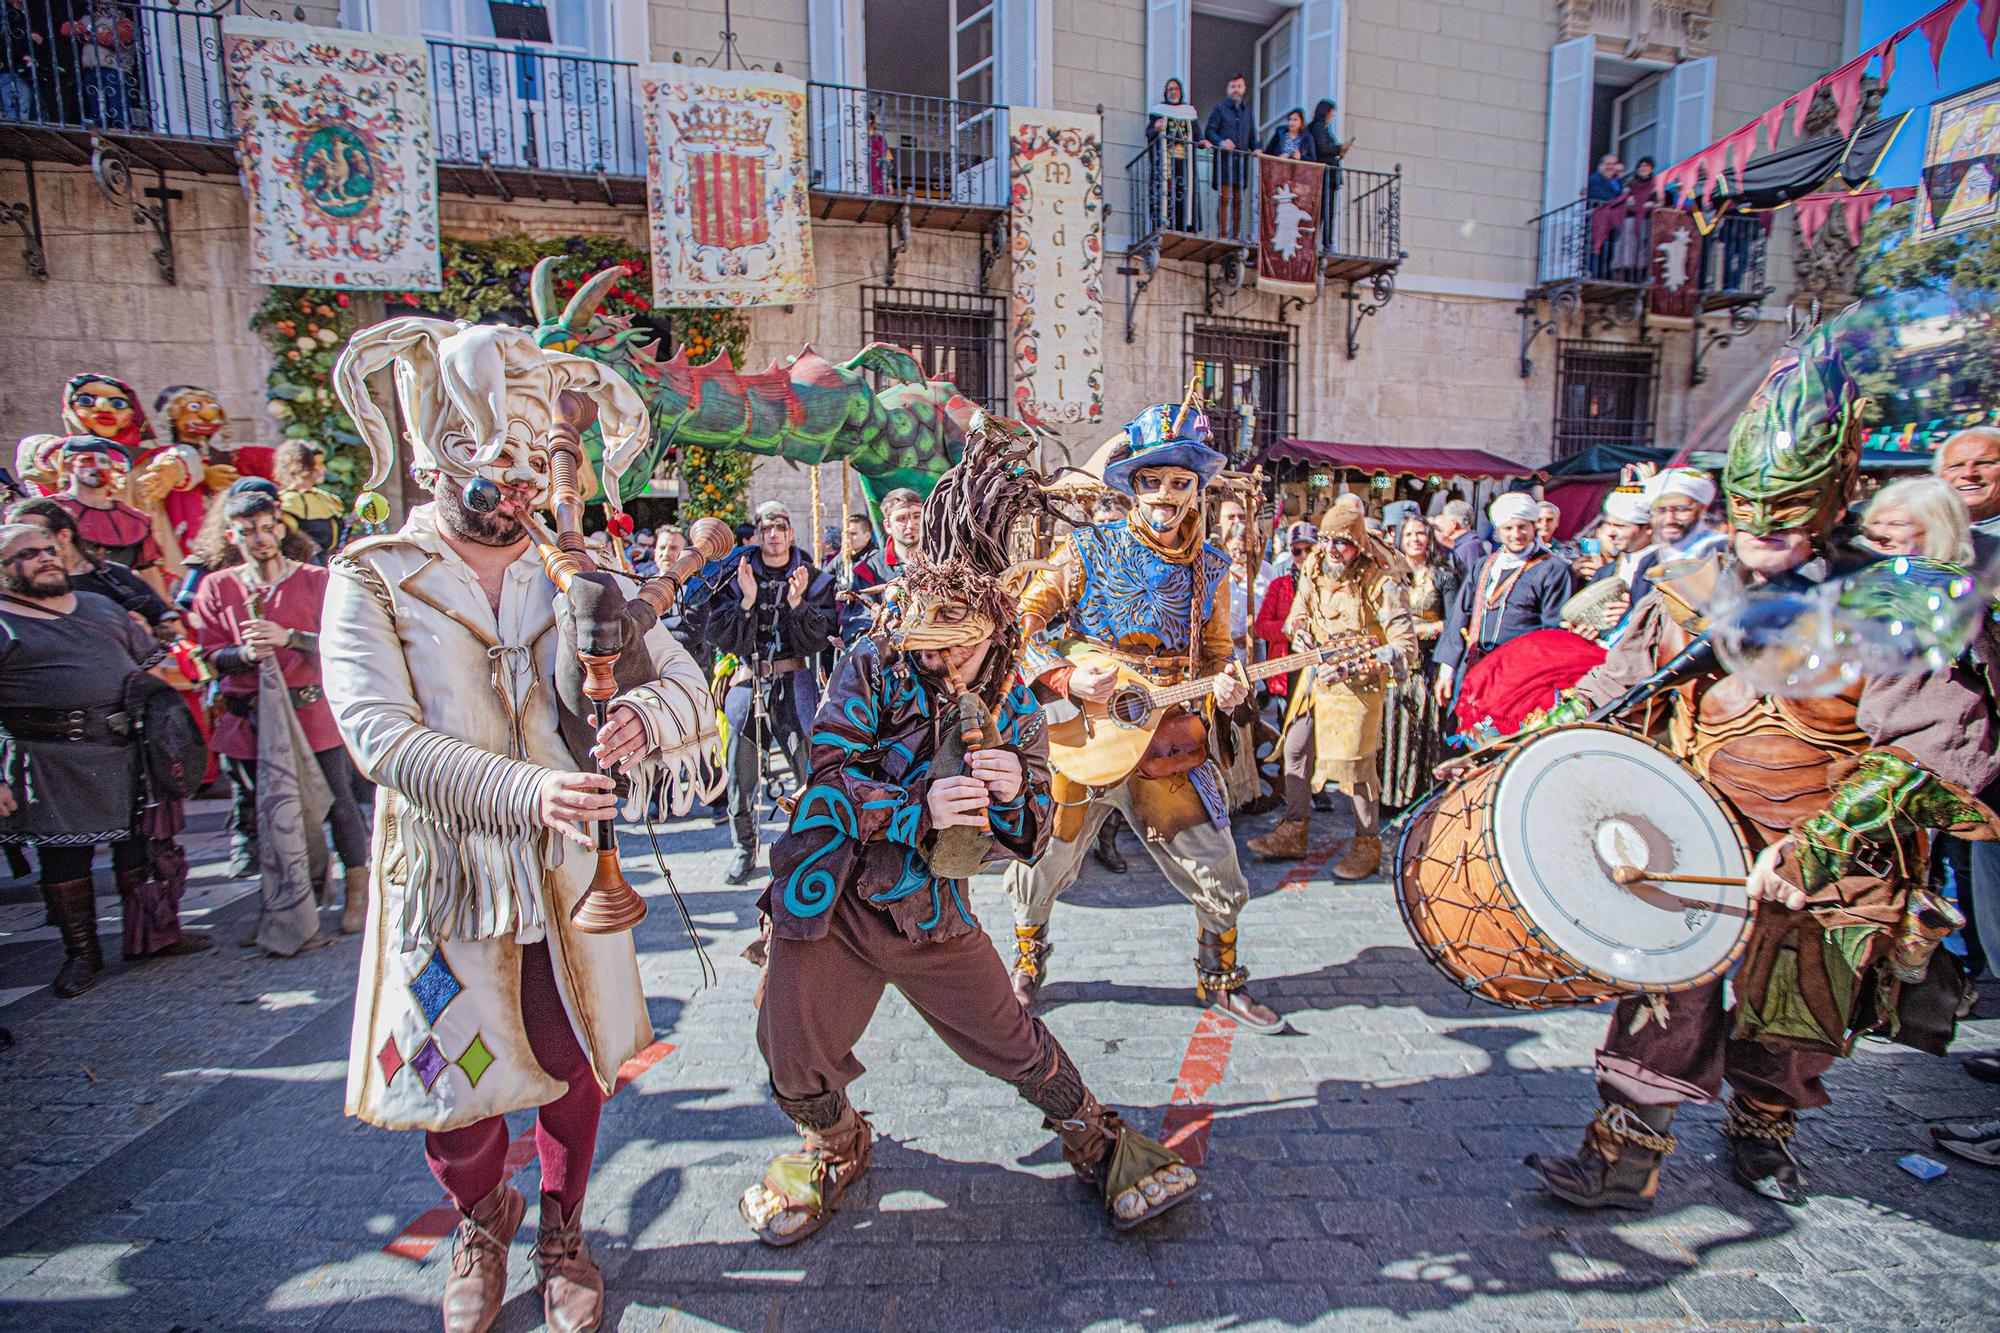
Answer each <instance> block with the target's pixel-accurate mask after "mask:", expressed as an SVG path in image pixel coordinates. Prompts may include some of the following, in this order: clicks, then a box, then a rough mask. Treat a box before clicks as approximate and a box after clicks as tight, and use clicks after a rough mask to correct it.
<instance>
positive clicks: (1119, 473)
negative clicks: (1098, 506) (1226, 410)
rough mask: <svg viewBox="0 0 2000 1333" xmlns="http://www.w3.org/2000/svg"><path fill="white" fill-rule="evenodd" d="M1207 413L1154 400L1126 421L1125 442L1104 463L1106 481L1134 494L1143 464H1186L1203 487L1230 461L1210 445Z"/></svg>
mask: <svg viewBox="0 0 2000 1333" xmlns="http://www.w3.org/2000/svg"><path fill="white" fill-rule="evenodd" d="M1209 438H1210V437H1209V431H1208V414H1207V413H1206V412H1203V411H1201V410H1200V409H1198V408H1196V407H1193V406H1192V405H1190V404H1178V405H1177V404H1174V403H1155V404H1153V405H1152V406H1151V407H1149V408H1147V409H1146V410H1145V411H1143V412H1141V413H1140V414H1139V415H1138V416H1136V417H1133V418H1132V419H1131V420H1130V421H1128V422H1126V423H1125V445H1124V449H1123V451H1122V452H1118V453H1114V455H1113V457H1112V459H1111V461H1110V462H1108V463H1106V464H1105V465H1104V484H1105V485H1106V486H1109V487H1111V488H1112V489H1113V490H1116V491H1123V492H1124V493H1125V494H1127V495H1131V494H1132V493H1133V491H1132V474H1133V473H1134V472H1137V471H1138V470H1139V469H1140V468H1142V467H1184V468H1186V469H1187V470H1188V471H1190V472H1192V473H1194V474H1195V476H1197V477H1199V478H1200V479H1201V484H1202V485H1203V486H1206V485H1208V483H1210V482H1211V481H1214V480H1215V476H1216V474H1217V473H1218V472H1220V471H1222V469H1223V466H1224V464H1226V463H1227V462H1228V461H1229V460H1228V459H1227V458H1225V457H1224V456H1223V455H1222V454H1221V453H1220V452H1218V451H1217V450H1216V449H1215V448H1214V447H1213V446H1211V445H1210V444H1209Z"/></svg>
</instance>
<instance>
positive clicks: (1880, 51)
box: [1875, 32, 1904, 88]
mask: <svg viewBox="0 0 2000 1333" xmlns="http://www.w3.org/2000/svg"><path fill="white" fill-rule="evenodd" d="M1903 37H1904V34H1903V33H1900V32H1899V33H1897V34H1896V35H1895V36H1894V37H1891V38H1890V39H1889V40H1888V41H1886V42H1884V43H1882V44H1881V45H1880V46H1878V47H1876V48H1875V54H1876V55H1878V56H1880V57H1882V86H1883V87H1884V88H1886V87H1888V86H1889V80H1890V79H1893V78H1894V77H1896V43H1897V42H1900V41H1902V40H1903Z"/></svg>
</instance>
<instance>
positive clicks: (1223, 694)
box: [1215, 671, 1250, 709]
mask: <svg viewBox="0 0 2000 1333" xmlns="http://www.w3.org/2000/svg"><path fill="white" fill-rule="evenodd" d="M1249 697H1250V687H1249V686H1248V685H1245V684H1244V683H1243V680H1242V678H1241V677H1240V676H1237V675H1236V674H1235V673H1234V672H1229V671H1225V672H1223V673H1222V674H1221V675H1219V676H1217V677H1216V678H1215V706H1216V707H1217V708H1222V709H1229V708H1234V707H1236V705H1238V704H1240V703H1242V702H1243V701H1244V700H1245V699H1248V698H1249Z"/></svg>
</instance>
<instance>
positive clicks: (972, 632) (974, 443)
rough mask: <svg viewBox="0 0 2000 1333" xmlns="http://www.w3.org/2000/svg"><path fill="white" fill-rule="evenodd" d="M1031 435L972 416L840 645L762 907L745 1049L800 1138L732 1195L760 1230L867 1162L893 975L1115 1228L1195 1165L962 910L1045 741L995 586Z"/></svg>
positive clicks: (1023, 845)
mask: <svg viewBox="0 0 2000 1333" xmlns="http://www.w3.org/2000/svg"><path fill="white" fill-rule="evenodd" d="M1030 448H1031V445H1030V443H1029V442H1028V441H1026V440H1024V439H1018V438H1016V437H1015V436H1014V435H1013V434H1012V432H1011V431H1010V430H1009V429H1008V428H1006V427H1004V426H1001V425H1000V424H999V423H997V422H992V423H986V422H982V423H981V424H980V425H979V427H978V428H977V429H976V430H975V432H974V433H973V435H972V436H971V437H970V438H969V439H968V441H967V445H966V452H965V456H964V458H963V460H962V461H961V462H959V463H958V464H956V465H955V466H954V467H952V468H951V469H950V470H949V471H947V472H946V473H945V475H944V477H943V478H942V479H941V480H940V481H939V483H938V486H937V489H936V490H935V491H933V492H932V494H931V496H930V499H929V500H928V501H927V502H926V503H925V505H924V521H923V535H922V537H921V539H920V542H919V545H918V548H917V550H916V551H915V552H914V553H911V554H906V556H905V558H904V560H903V562H902V563H901V564H900V565H899V566H898V569H899V573H900V577H899V579H898V580H897V583H896V591H895V595H894V598H893V599H892V600H891V601H890V602H889V603H888V605H887V606H886V608H885V610H884V613H883V616H882V618H881V620H880V621H879V622H878V626H877V630H876V632H875V633H874V634H873V635H871V636H870V637H867V638H863V639H861V640H860V641H859V642H857V643H856V644H855V646H854V647H853V649H852V650H850V651H849V652H848V654H847V655H846V656H845V657H843V658H842V659H841V664H840V666H839V668H838V669H837V670H836V671H835V672H834V675H833V679H832V681H831V682H830V683H829V684H828V686H827V692H826V698H825V701H824V702H823V703H822V704H821V705H820V709H819V713H818V715H817V716H816V718H815V719H814V722H813V731H812V737H811V743H812V759H811V768H810V770H809V773H808V778H807V785H806V788H805V791H804V792H803V794H802V795H801V796H800V798H799V802H798V805H797V807H796V808H795V810H794V811H793V815H792V823H791V827H790V829H789V830H788V831H787V832H786V834H785V836H784V837H783V838H782V839H780V841H779V842H778V845H777V847H776V849H775V850H774V852H773V854H772V867H771V885H770V887H769V888H768V889H767V890H766V891H765V893H764V896H763V898H762V900H761V901H760V903H759V906H760V907H761V908H762V909H763V911H764V912H765V913H766V914H767V916H768V917H769V920H770V940H769V944H768V955H767V959H766V963H765V973H764V978H763V983H762V985H761V987H760V992H759V993H760V997H761V999H760V1003H759V1010H758V1017H757V1044H758V1047H759V1048H760V1049H761V1050H762V1051H763V1053H764V1060H765V1063H766V1064H767V1065H768V1066H769V1067H770V1072H771V1091H772V1095H773V1096H774V1097H775V1098H776V1099H777V1102H778V1105H779V1106H780V1107H781V1108H783V1110H784V1112H785V1114H786V1115H788V1116H790V1117H791V1118H792V1120H793V1122H794V1123H795V1124H796V1125H797V1126H798V1129H799V1132H800V1133H801V1134H802V1135H803V1136H804V1137H805V1147H804V1150H803V1151H800V1152H794V1153H786V1154H784V1155H783V1156H781V1157H779V1158H777V1159H776V1160H775V1161H773V1162H772V1163H771V1165H770V1167H769V1169H768V1170H766V1172H765V1173H764V1177H763V1179H762V1180H761V1181H760V1182H759V1183H757V1184H755V1185H752V1186H751V1187H750V1188H749V1189H748V1190H747V1191H745V1192H744V1194H743V1197H742V1199H741V1201H740V1204H739V1207H740V1210H741V1212H742V1214H743V1217H744V1220H745V1221H747V1222H748V1223H749V1224H750V1225H751V1227H752V1228H753V1229H755V1231H756V1232H757V1235H758V1236H759V1238H760V1239H762V1240H763V1241H764V1242H765V1243H766V1244H769V1245H774V1246H781V1245H791V1244H795V1243H797V1242H798V1241H801V1240H804V1239H805V1238H806V1237H808V1236H810V1235H812V1234H813V1233H814V1232H815V1231H818V1230H819V1229H820V1228H821V1227H823V1226H824V1225H826V1222H827V1220H828V1218H829V1217H830V1216H831V1215H832V1213H833V1212H834V1210H835V1209H836V1208H837V1207H838V1206H839V1203H840V1200H841V1197H842V1196H843V1195H844V1194H845V1193H846V1192H847V1191H848V1189H849V1188H850V1187H851V1186H852V1185H853V1184H854V1182H855V1180H856V1179H857V1178H859V1177H860V1175H861V1173H862V1172H863V1171H865V1170H866V1169H867V1167H868V1158H869V1153H870V1150H871V1147H872V1144H873V1134H872V1132H871V1130H870V1127H869V1124H868V1122H867V1120H866V1119H865V1118H864V1117H863V1115H862V1113H861V1112H859V1111H857V1110H856V1109H855V1108H854V1106H853V1104H852V1103H851V1102H850V1101H849V1100H848V1098H847V1085H848V1084H849V1083H851V1082H853V1081H854V1080H855V1079H856V1078H858V1077H859V1076H860V1075H861V1073H862V1067H861V1063H860V1061H858V1060H856V1059H855V1057H854V1045H855V1043H856V1042H857V1041H859V1040H860V1039H861V1035H862V1033H863V1032H864V1031H866V1029H867V1027H868V1021H869V1019H870V1018H871V1017H872V1016H873V1014H874V1012H875V1006H876V1004H877V1003H878V1002H879V1001H880V1000H881V998H882V990H883V987H884V986H885V985H894V986H895V987H896V988H897V989H898V990H900V991H902V992H903V996H904V998H905V999H907V1000H908V1001H909V1002H910V1004H911V1005H912V1006H914V1007H915V1009H916V1010H917V1012H918V1013H919V1014H921V1015H922V1016H923V1018H924V1021H925V1022H927V1023H929V1024H930V1025H931V1028H932V1029H933V1030H934V1031H935V1032H936V1033H937V1034H938V1035H939V1036H940V1037H942V1038H943V1039H944V1041H945V1044H946V1045H948V1046H950V1047H951V1049H952V1050H953V1051H954V1052H955V1053H957V1055H958V1056H959V1058H960V1059H962V1060H964V1061H965V1062H966V1063H968V1064H970V1065H972V1066H974V1067H975V1068H978V1069H980V1070H983V1071H984V1072H986V1073H988V1074H991V1075H993V1076H994V1077H995V1078H999V1079H1003V1080H1005V1081H1006V1082H1008V1083H1011V1084H1012V1085H1013V1086H1014V1087H1015V1089H1016V1090H1018V1091H1019V1093H1020V1094H1021V1097H1022V1099H1023V1100H1025V1101H1026V1102H1028V1103H1029V1104H1030V1105H1031V1106H1033V1107H1034V1108H1035V1109H1036V1110H1038V1111H1040V1112H1041V1113H1042V1116H1043V1123H1044V1125H1045V1126H1046V1127H1047V1128H1049V1129H1052V1130H1054V1131H1055V1132H1056V1134H1057V1136H1058V1137H1059V1138H1060V1139H1061V1140H1062V1145H1063V1156H1064V1158H1065V1159H1066V1160H1067V1161H1068V1162H1069V1164H1070V1166H1071V1167H1072V1168H1073V1169H1074V1170H1075V1171H1076V1174H1077V1175H1078V1176H1079V1177H1081V1178H1082V1179H1083V1180H1084V1181H1085V1182H1087V1183H1088V1184H1090V1185H1091V1186H1093V1187H1095V1188H1096V1190H1097V1191H1098V1192H1099V1193H1100V1194H1101V1196H1102V1198H1103V1200H1104V1206H1105V1208H1106V1210H1107V1212H1108V1214H1109V1219H1110V1221H1111V1224H1112V1225H1113V1226H1115V1227H1118V1228H1120V1229H1124V1228H1127V1227H1131V1226H1135V1225H1137V1224H1138V1223H1140V1222H1142V1221H1144V1220H1146V1219H1147V1218H1149V1217H1152V1216H1154V1215H1155V1214H1157V1213H1160V1212H1163V1211H1165V1210H1166V1209H1168V1208H1170V1207H1173V1206H1174V1205H1176V1204H1179V1203H1183V1202H1185V1201H1186V1200H1187V1199H1188V1198H1189V1197H1190V1191H1191V1189H1192V1187H1193V1185H1194V1183H1195V1176H1194V1172H1193V1171H1192V1170H1190V1169H1189V1168H1188V1167H1187V1166H1186V1165H1184V1164H1183V1163H1182V1162H1181V1160H1180V1159H1179V1158H1178V1157H1176V1156H1175V1155H1174V1154H1172V1153H1171V1152H1169V1151H1167V1149H1165V1148H1163V1147H1161V1146H1160V1145H1159V1144H1157V1143H1155V1142H1153V1141H1152V1140H1151V1139H1148V1138H1146V1137H1145V1136H1144V1135H1141V1134H1139V1133H1137V1132H1136V1131H1134V1130H1132V1129H1130V1128H1128V1127H1127V1126H1126V1125H1125V1123H1124V1122H1123V1121H1122V1120H1121V1119H1120V1118H1119V1116H1118V1113H1117V1112H1115V1111H1112V1110H1110V1109H1109V1108H1107V1107H1105V1106H1104V1105H1103V1104H1102V1103H1100V1102H1099V1101H1098V1100H1097V1099H1096V1098H1095V1097H1093V1096H1092V1095H1091V1093H1090V1090H1089V1089H1088V1088H1087V1087H1085V1086H1084V1083H1083V1079H1082V1077H1081V1075H1079V1074H1078V1073H1077V1069H1076V1066H1075V1065H1074V1064H1073V1063H1071V1061H1070V1058H1069V1055H1068V1053H1067V1052H1065V1051H1064V1050H1063V1048H1062V1047H1061V1046H1060V1045H1059V1044H1058V1043H1057V1042H1056V1039H1055V1038H1054V1037H1053V1036H1051V1035H1050V1033H1049V1030H1048V1028H1047V1027H1045V1026H1044V1025H1043V1024H1042V1022H1041V1020H1040V1019H1037V1018H1033V1017H1031V1016H1030V1015H1029V1014H1028V1013H1027V1012H1026V1011H1024V1010H1023V1009H1022V1008H1021V1006H1020V1005H1018V1004H1016V1003H1015V1002H1014V995H1013V992H1012V990H1011V989H1010V988H1009V986H1008V982H1007V970H1006V967H1005V965H1004V964H1002V963H1001V961H1000V958H999V956H998V955H997V954H996V953H995V952H994V949H993V945H992V942H991V941H990V940H989V939H988V938H987V936H986V932H985V931H984V930H982V929H981V928H980V925H979V922H978V920H977V918H975V917H974V916H973V914H972V909H971V906H970V902H969V895H968V893H967V891H966V881H965V877H966V876H968V875H970V874H972V873H973V872H975V871H977V870H978V869H979V867H980V865H981V864H982V863H983V862H985V861H987V860H1000V859H1010V860H1014V861H1017V862H1019V861H1031V860H1033V859H1034V858H1035V857H1037V856H1039V855H1040V854H1041V853H1042V850H1043V848H1044V847H1045V846H1046V845H1047V843H1048V838H1049V829H1050V824H1051V817H1052V814H1053V808H1052V805H1051V802H1050V798H1049V777H1048V757H1047V755H1048V738H1047V733H1046V728H1045V726H1044V722H1043V717H1042V709H1041V705H1040V704H1039V703H1037V702H1036V700H1035V696H1034V695H1033V693H1032V692H1030V691H1029V690H1028V689H1027V687H1025V686H1023V685H1021V684H1019V683H1018V681H1017V680H1016V677H1015V674H1014V670H1015V665H1016V663H1017V661H1018V658H1019V652H1020V630H1019V628H1018V626H1017V625H1016V623H1015V619H1014V607H1013V599H1012V598H1011V597H1010V596H1009V595H1008V591H1007V589H1006V587H1005V586H1004V585H1003V582H1002V575H1003V573H1004V570H1005V568H1006V565H1007V558H1006V542H1007V534H1008V531H1009V529H1010V528H1011V527H1012V526H1013V522H1014V519H1015V518H1016V517H1018V516H1020V515H1022V514H1025V513H1028V512H1030V511H1033V510H1037V509H1041V508H1043V507H1044V506H1045V505H1046V503H1047V501H1046V499H1045V498H1044V494H1043V491H1042V488H1041V483H1042V480H1043V479H1042V478H1041V477H1039V476H1038V475H1037V474H1035V473H1034V472H1032V471H1029V470H1028V469H1027V467H1026V466H1025V463H1024V462H1023V460H1024V459H1025V457H1026V456H1027V454H1028V452H1029V450H1030Z"/></svg>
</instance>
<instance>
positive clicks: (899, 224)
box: [882, 204, 910, 287]
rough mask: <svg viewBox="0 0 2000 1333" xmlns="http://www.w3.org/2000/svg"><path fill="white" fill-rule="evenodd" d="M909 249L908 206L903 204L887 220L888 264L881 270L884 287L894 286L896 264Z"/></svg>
mask: <svg viewBox="0 0 2000 1333" xmlns="http://www.w3.org/2000/svg"><path fill="white" fill-rule="evenodd" d="M909 248H910V206H909V205H908V204H904V205H903V206H901V207H900V208H898V209H897V210H896V216H894V217H892V218H890V219H889V262H888V264H887V265H886V266H884V268H883V270H882V282H883V284H884V285H885V286H889V287H894V286H895V285H896V263H897V261H898V260H900V259H901V258H902V257H903V253H904V252H905V251H906V250H908V249H909Z"/></svg>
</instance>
